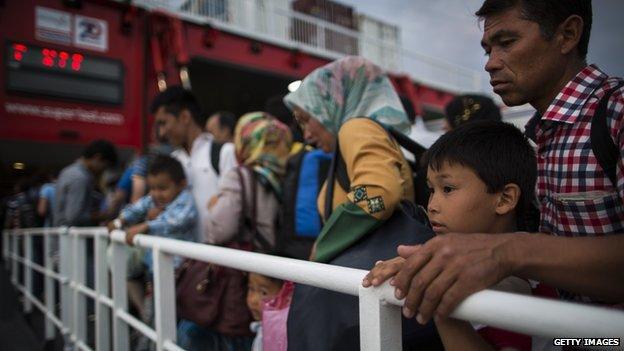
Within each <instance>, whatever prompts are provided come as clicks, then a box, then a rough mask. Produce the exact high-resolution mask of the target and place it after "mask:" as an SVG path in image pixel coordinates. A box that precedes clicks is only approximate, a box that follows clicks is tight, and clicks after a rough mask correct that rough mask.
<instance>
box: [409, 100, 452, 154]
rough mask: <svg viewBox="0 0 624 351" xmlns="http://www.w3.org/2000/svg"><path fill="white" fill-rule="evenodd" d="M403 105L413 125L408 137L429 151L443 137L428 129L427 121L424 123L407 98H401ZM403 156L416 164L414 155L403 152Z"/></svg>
mask: <svg viewBox="0 0 624 351" xmlns="http://www.w3.org/2000/svg"><path fill="white" fill-rule="evenodd" d="M401 104H402V105H403V109H404V110H405V113H406V114H407V118H408V119H409V120H410V122H411V123H412V125H411V128H410V133H409V134H408V137H409V138H410V139H412V140H414V141H415V142H417V143H418V144H420V145H421V146H423V147H424V148H425V149H428V148H429V147H431V145H433V143H435V142H436V140H438V138H439V137H440V136H442V134H441V133H436V132H432V131H430V130H429V129H427V126H426V125H425V121H423V119H422V117H420V116H417V115H416V112H415V111H414V105H413V104H412V102H411V101H410V100H409V99H408V98H407V97H405V96H401ZM403 155H404V156H405V158H406V159H407V160H408V161H412V162H414V155H412V153H410V152H406V151H405V150H403Z"/></svg>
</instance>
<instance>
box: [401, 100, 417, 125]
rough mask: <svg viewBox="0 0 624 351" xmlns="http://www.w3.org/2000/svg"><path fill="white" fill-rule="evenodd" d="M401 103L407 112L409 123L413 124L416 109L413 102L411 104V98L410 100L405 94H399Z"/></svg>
mask: <svg viewBox="0 0 624 351" xmlns="http://www.w3.org/2000/svg"><path fill="white" fill-rule="evenodd" d="M400 98H401V105H403V109H404V110H405V113H406V114H407V119H408V120H409V121H410V123H411V124H414V122H415V121H416V111H415V110H414V104H412V100H410V99H409V98H408V97H407V96H400Z"/></svg>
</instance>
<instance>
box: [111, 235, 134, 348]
mask: <svg viewBox="0 0 624 351" xmlns="http://www.w3.org/2000/svg"><path fill="white" fill-rule="evenodd" d="M112 236H118V237H121V238H124V237H125V233H124V232H122V231H119V230H116V231H114V232H113V233H112ZM127 264H128V252H127V250H126V245H125V244H123V243H119V242H113V267H112V278H113V282H112V283H113V311H114V314H113V349H114V350H115V351H126V350H129V349H130V344H129V331H128V325H127V324H126V323H125V322H124V321H123V320H121V318H119V316H117V311H120V310H121V311H127V310H128V288H127V282H126V279H127V269H128V267H127Z"/></svg>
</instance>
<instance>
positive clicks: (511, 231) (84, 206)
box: [5, 0, 624, 350]
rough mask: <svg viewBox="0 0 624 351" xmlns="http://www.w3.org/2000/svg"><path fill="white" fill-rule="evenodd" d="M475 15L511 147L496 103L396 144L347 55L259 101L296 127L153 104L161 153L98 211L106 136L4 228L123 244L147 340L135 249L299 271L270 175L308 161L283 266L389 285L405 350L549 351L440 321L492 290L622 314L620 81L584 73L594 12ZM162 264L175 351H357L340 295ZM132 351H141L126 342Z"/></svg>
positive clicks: (400, 114) (507, 3) (383, 93)
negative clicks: (59, 230) (159, 242)
mask: <svg viewBox="0 0 624 351" xmlns="http://www.w3.org/2000/svg"><path fill="white" fill-rule="evenodd" d="M476 15H477V16H478V17H479V18H480V19H481V20H483V22H484V33H483V39H482V41H481V45H482V47H483V48H484V50H485V52H486V54H487V55H488V61H487V64H486V66H485V69H486V71H487V72H488V73H489V74H490V76H491V83H492V85H493V87H494V92H495V93H496V94H498V95H499V96H500V97H501V98H502V100H503V101H504V102H505V104H507V105H509V106H515V105H520V104H525V103H529V104H531V105H532V106H533V107H534V108H535V109H536V113H535V115H534V117H533V118H532V119H531V120H530V121H529V123H528V124H527V127H526V131H525V133H522V132H521V131H520V130H519V129H517V128H516V127H514V126H512V125H510V124H506V123H503V122H501V115H500V111H499V108H498V107H497V106H496V105H495V104H494V102H493V101H492V100H491V99H489V98H486V97H484V96H479V95H462V96H458V97H456V98H455V99H454V100H453V101H451V102H450V103H449V104H448V106H447V108H446V121H445V122H446V123H445V128H444V129H445V131H446V134H444V135H443V136H441V137H439V138H438V137H437V136H435V135H431V133H429V134H428V135H427V138H423V139H422V140H419V138H418V135H419V134H418V133H414V132H412V134H409V129H410V126H411V127H413V129H412V131H413V130H414V129H416V130H418V129H420V130H422V128H423V125H422V120H420V118H418V117H417V116H415V114H414V113H413V107H412V106H411V105H410V104H409V103H408V102H407V103H406V101H405V99H402V98H401V97H399V96H398V95H397V93H396V91H395V89H394V88H393V86H392V83H391V82H390V80H389V79H388V77H387V76H386V74H385V73H384V72H383V71H382V70H381V69H380V68H379V67H377V66H376V65H374V64H372V63H371V62H369V61H367V60H366V59H363V58H361V57H345V58H342V59H339V60H337V61H335V62H332V63H329V64H327V65H325V66H323V67H320V68H318V69H316V70H314V71H313V72H312V73H310V74H309V75H308V76H307V77H306V78H305V79H304V80H303V81H302V83H301V85H300V87H299V88H298V89H297V90H296V91H294V92H291V93H289V94H288V95H286V96H285V97H284V98H283V101H282V100H281V99H279V100H278V101H272V102H271V103H270V104H267V107H268V106H272V105H275V104H278V105H281V108H282V111H283V110H284V109H288V112H291V113H292V117H293V118H294V119H290V120H289V119H288V117H286V118H283V116H280V119H278V118H276V117H275V116H274V115H273V114H275V115H278V114H280V113H278V112H275V113H273V112H271V111H257V112H249V113H246V114H244V115H243V116H240V118H236V116H234V115H232V114H231V113H228V112H225V111H220V112H217V113H214V114H213V115H212V116H211V117H210V118H208V119H206V118H205V115H204V113H203V112H202V111H201V110H200V108H199V104H198V102H197V101H196V100H195V98H194V96H193V94H192V93H191V92H190V91H187V90H184V89H183V88H181V87H170V88H169V89H167V90H166V91H164V92H162V93H160V94H159V95H158V96H157V97H156V98H155V100H154V101H153V104H152V110H151V112H152V114H153V115H154V118H155V128H156V134H157V136H158V141H159V144H158V145H157V146H154V147H153V148H152V149H151V151H150V152H149V153H148V154H146V155H144V156H142V157H140V158H138V159H137V160H136V161H134V162H133V163H132V165H131V166H130V167H128V168H127V169H126V171H125V172H124V174H123V176H122V177H121V179H120V180H119V182H118V184H117V185H116V186H114V187H112V189H111V191H110V195H109V196H108V197H107V199H108V201H106V203H107V205H106V208H105V209H104V211H101V210H102V209H101V208H98V209H95V208H94V207H93V197H92V195H91V194H92V192H93V190H94V189H95V187H96V185H95V183H96V179H97V178H98V176H99V175H100V174H101V173H102V171H104V170H105V169H107V168H109V167H111V166H113V165H115V163H116V161H117V154H116V151H115V147H114V146H113V145H111V144H110V143H108V142H106V141H101V140H100V141H95V142H93V143H91V144H90V145H89V146H87V148H86V149H85V150H84V153H83V155H82V157H81V158H80V159H78V160H77V161H76V162H75V163H73V164H72V165H70V166H68V167H66V168H65V169H63V170H62V171H61V172H60V174H59V175H58V179H57V180H56V183H55V185H54V186H51V185H45V186H43V187H41V193H40V196H39V203H38V204H37V205H36V206H35V205H32V206H31V207H30V210H27V209H26V208H27V206H22V205H23V204H25V203H28V201H27V200H26V199H27V198H28V197H29V196H30V197H31V198H32V197H35V196H33V195H32V194H31V195H29V193H28V192H27V191H25V189H21V188H20V189H18V190H19V191H16V194H17V195H16V196H15V197H14V198H13V199H12V201H13V203H12V204H11V205H10V206H9V209H10V210H9V211H8V212H7V217H6V218H7V220H6V222H5V223H6V224H7V226H8V227H15V226H19V225H20V224H19V222H20V221H22V225H25V226H32V225H34V224H35V223H36V222H35V221H34V220H32V219H30V218H31V217H32V218H34V217H35V213H34V212H35V211H37V213H39V215H41V216H43V217H44V218H46V225H50V226H61V225H71V226H80V225H87V224H92V223H107V226H108V227H109V229H110V230H111V231H112V230H115V229H122V230H124V231H125V232H126V241H127V243H128V250H129V252H130V255H129V260H128V266H129V270H128V282H129V284H128V287H129V296H130V301H131V304H132V306H133V307H134V310H135V312H136V313H137V315H139V316H140V318H142V319H143V320H144V321H145V323H148V324H149V323H153V320H152V319H153V316H152V312H151V311H152V310H153V307H152V302H151V280H152V274H153V271H152V269H153V268H152V261H151V254H150V253H149V252H145V251H143V250H142V249H139V248H136V247H133V246H132V245H133V238H134V236H135V235H137V234H148V235H157V236H162V237H166V238H174V239H179V240H186V241H193V242H202V243H206V244H210V245H219V246H225V247H230V248H235V249H240V250H249V251H255V252H261V253H267V254H271V255H280V256H287V257H293V256H297V255H293V254H291V253H290V252H289V251H288V250H286V245H285V244H284V243H283V242H281V241H282V240H290V241H292V238H290V237H287V236H285V235H283V234H282V231H283V230H282V229H283V227H285V226H286V225H287V223H286V222H287V221H288V220H292V219H285V218H284V217H285V216H284V213H285V211H284V208H283V207H284V206H285V205H284V204H285V203H286V202H285V199H286V198H288V197H289V196H291V195H292V193H293V192H297V191H298V190H299V189H298V188H297V187H296V186H295V187H294V188H293V185H292V184H291V183H288V182H285V181H284V179H285V178H287V177H288V176H290V174H291V172H292V171H293V170H292V166H293V164H292V160H293V159H294V158H296V157H297V155H302V154H305V153H311V152H312V149H311V147H312V146H314V147H316V149H317V151H318V152H319V155H321V156H320V158H319V159H324V160H325V161H326V162H325V163H321V164H319V165H316V166H315V167H312V168H310V169H305V170H303V169H299V170H297V171H298V172H302V174H303V177H304V178H305V177H307V178H316V174H317V173H319V174H322V179H321V181H320V182H318V183H317V184H318V189H314V191H313V192H312V194H308V196H307V198H308V200H309V199H310V198H311V199H312V200H313V202H315V205H314V206H313V207H314V211H315V212H314V214H313V216H312V220H311V221H309V223H308V222H306V221H299V222H297V221H296V220H295V222H297V223H295V224H294V225H293V226H294V227H298V226H305V225H312V226H314V223H315V221H318V222H319V223H320V224H319V225H318V226H317V227H318V228H317V231H316V233H313V235H309V236H310V237H312V239H311V240H310V238H308V239H309V240H308V242H310V245H309V246H308V247H307V250H304V252H305V257H296V258H304V259H309V260H312V261H316V262H322V263H329V264H336V265H344V266H349V267H355V268H364V269H367V270H370V272H369V273H368V275H367V276H366V277H365V279H364V281H363V282H362V284H363V285H364V286H365V287H370V286H379V285H381V284H382V283H384V282H385V281H388V280H389V281H390V285H392V286H393V287H394V288H395V295H396V297H397V298H399V299H403V298H404V299H405V303H404V307H403V315H404V321H403V337H404V341H403V343H404V348H405V349H415V348H424V349H442V348H445V349H447V350H489V349H516V350H530V349H540V348H541V349H548V348H550V347H551V346H552V344H551V343H550V341H547V342H546V344H540V340H539V339H537V338H533V339H532V338H531V336H527V335H522V334H518V333H514V332H511V331H506V330H501V329H497V328H493V327H489V326H483V325H474V324H470V323H468V322H464V321H459V320H456V319H453V318H451V317H449V315H450V314H451V313H452V311H453V310H454V308H455V307H456V306H457V305H458V304H459V303H460V302H461V301H462V300H463V299H464V298H465V297H467V296H468V295H470V294H472V293H474V292H476V291H479V290H482V289H486V288H491V289H497V290H502V291H508V292H513V293H519V294H532V295H537V296H543V297H550V298H561V299H568V300H575V301H579V302H585V303H594V304H600V305H603V306H605V305H606V306H612V305H617V304H620V303H622V301H624V275H622V273H621V269H620V267H622V265H623V264H624V255H622V254H621V252H622V250H624V240H623V239H624V236H622V235H617V234H622V233H624V202H623V200H622V199H624V180H623V179H624V163H623V157H624V153H622V150H623V149H624V136H623V135H622V131H623V130H624V125H623V123H624V88H622V87H623V86H624V81H623V80H622V79H621V78H615V77H609V76H607V75H606V74H605V73H603V72H602V71H601V70H600V69H599V68H598V67H597V66H596V65H587V63H586V55H587V51H588V48H587V47H588V41H589V33H590V30H591V21H592V10H591V2H590V1H588V0H565V1H564V0H552V1H533V0H517V1H512V0H485V1H484V3H483V5H482V7H481V8H480V9H479V11H477V13H476ZM269 109H270V108H267V110H269ZM601 123H602V127H601ZM397 132H398V133H404V134H405V135H411V136H412V137H413V138H414V139H415V140H413V141H415V142H416V143H417V146H416V147H414V145H411V147H410V143H409V142H405V141H404V140H403V139H402V138H401V137H400V136H397V135H398V134H397ZM420 135H422V134H420ZM298 136H303V139H304V140H305V143H306V144H307V145H303V144H302V143H301V142H300V141H301V140H300V139H299V137H298ZM605 140H606V141H605ZM599 144H600V145H599ZM605 144H606V146H605ZM419 148H420V149H422V151H423V152H419V151H418V150H419ZM425 149H426V151H424V150H425ZM299 159H305V158H301V157H300V158H299ZM295 166H296V167H297V164H295ZM298 167H303V162H302V163H301V164H299V165H298ZM299 179H303V178H301V177H300V178H299ZM419 180H420V181H419ZM423 180H424V181H425V182H423ZM424 183H426V185H424V187H425V188H424V189H422V187H423V184H424ZM295 184H296V183H295ZM422 191H425V192H426V193H427V196H426V197H425V201H424V203H423V202H422V201H419V200H418V199H419V197H418V193H421V192H422ZM300 201H303V200H300ZM419 202H420V203H419ZM123 204H125V206H124V205H123ZM414 204H421V205H423V207H425V208H426V213H424V211H423V209H422V208H419V207H417V206H414ZM302 206H303V205H302ZM11 209H12V210H11ZM11 211H13V212H11ZM28 211H30V212H32V213H31V214H28V213H29V212H28ZM295 212H296V210H295ZM50 214H51V215H50ZM24 221H26V222H24ZM301 222H306V223H301ZM24 223H27V224H24ZM397 223H399V224H401V225H403V224H406V223H407V224H406V225H407V226H403V227H400V228H402V229H403V228H417V232H407V231H406V230H403V232H402V233H401V235H403V236H402V237H400V238H398V239H397V240H398V244H403V245H400V246H398V245H397V243H396V242H394V241H393V240H394V239H391V238H394V236H393V235H395V234H396V233H390V231H391V230H392V228H397V226H396V224H397ZM31 224H32V225H31ZM393 226H394V227H393ZM395 236H396V235H395ZM386 239H387V240H386ZM302 240H303V239H302ZM312 243H313V244H312ZM397 246H398V247H397ZM388 252H390V254H388ZM395 256H396V257H395ZM356 257H357V259H356ZM363 257H365V259H362V258H363ZM357 260H359V261H357ZM174 262H175V266H176V272H177V273H176V279H177V288H176V289H177V290H176V293H177V305H178V316H177V320H178V333H177V342H178V344H179V345H180V346H181V347H182V348H184V349H187V350H262V349H263V348H264V349H265V350H286V349H287V348H288V349H289V350H351V349H359V328H358V325H357V323H358V322H357V303H356V302H354V301H353V300H349V299H348V298H347V297H345V296H344V295H341V294H338V293H330V292H327V291H321V290H322V289H315V288H312V287H308V286H305V285H301V284H294V285H293V284H292V283H290V282H284V281H281V280H278V279H274V278H271V277H265V276H262V275H259V274H256V273H246V272H240V271H236V270H233V269H228V268H225V267H218V266H214V265H211V264H206V263H201V262H196V261H192V260H183V259H182V258H180V257H176V258H175V260H174ZM535 318H536V319H539V316H538V315H536V316H535ZM263 320H264V323H260V322H261V321H263ZM250 326H251V327H250ZM254 334H255V339H254ZM135 345H136V349H149V345H148V344H147V343H145V340H140V338H139V340H137V341H136V344H135Z"/></svg>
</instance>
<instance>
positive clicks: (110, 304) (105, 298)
mask: <svg viewBox="0 0 624 351" xmlns="http://www.w3.org/2000/svg"><path fill="white" fill-rule="evenodd" d="M99 301H100V302H101V303H103V304H104V305H106V306H108V307H109V308H113V299H111V298H110V297H108V296H104V295H100V299H99Z"/></svg>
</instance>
